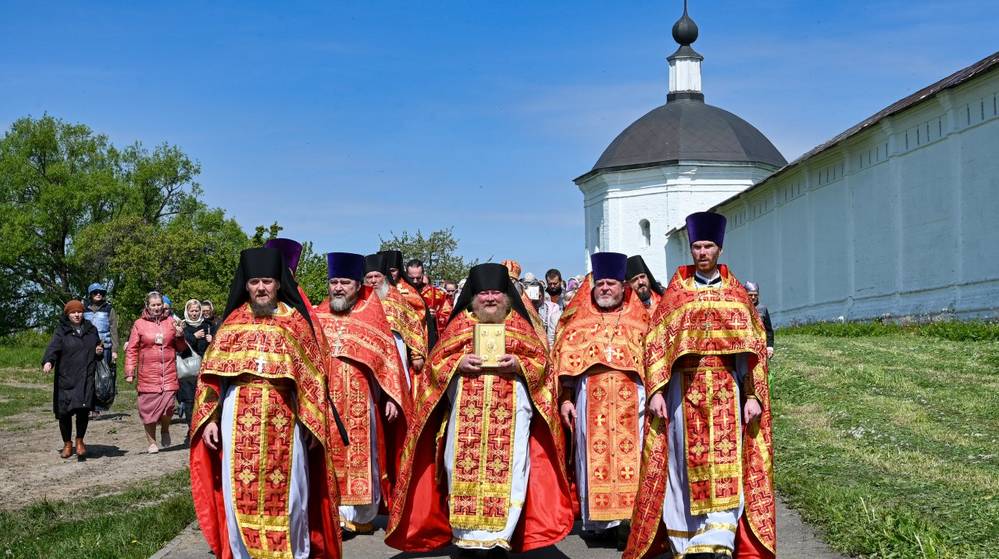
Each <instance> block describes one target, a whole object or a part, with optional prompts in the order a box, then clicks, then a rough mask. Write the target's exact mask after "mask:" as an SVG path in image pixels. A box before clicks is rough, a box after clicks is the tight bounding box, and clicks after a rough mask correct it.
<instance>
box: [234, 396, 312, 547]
mask: <svg viewBox="0 0 999 559" xmlns="http://www.w3.org/2000/svg"><path fill="white" fill-rule="evenodd" d="M232 394H233V395H232V397H233V398H235V405H234V410H233V424H232V426H231V427H232V433H233V445H232V454H231V456H230V467H231V471H230V472H229V474H230V479H231V483H232V496H233V507H234V509H235V512H236V519H237V521H238V522H239V529H240V533H241V534H242V538H243V543H244V545H245V546H246V549H247V551H249V552H250V554H251V555H252V556H254V557H268V558H281V559H284V558H288V559H291V557H292V551H291V532H290V522H289V515H288V493H289V484H290V483H291V472H292V466H293V464H292V457H293V453H292V450H293V447H294V429H295V420H296V415H295V409H294V406H293V403H294V398H295V397H294V388H293V387H292V386H291V385H289V384H286V383H271V382H269V381H266V380H261V379H255V380H253V381H251V382H248V383H240V384H237V385H236V386H235V387H234V388H233V392H232Z"/></svg>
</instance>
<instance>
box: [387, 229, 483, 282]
mask: <svg viewBox="0 0 999 559" xmlns="http://www.w3.org/2000/svg"><path fill="white" fill-rule="evenodd" d="M391 235H392V237H391V238H390V239H384V238H382V239H381V246H380V248H379V249H378V250H389V249H394V250H401V251H402V255H403V257H404V258H405V259H406V260H409V259H411V258H419V259H420V260H422V261H423V265H424V271H426V273H427V274H428V275H429V276H430V279H431V281H438V280H441V281H442V280H454V281H458V280H460V279H462V278H464V277H465V276H467V275H468V270H469V268H471V267H472V266H474V265H475V264H477V263H478V261H471V262H469V261H466V260H465V259H464V258H462V257H461V256H459V255H458V254H457V252H458V239H456V238H455V236H454V228H453V227H448V228H446V229H440V230H437V231H434V232H432V233H430V235H428V236H426V237H424V236H423V233H422V232H421V231H420V230H419V229H417V230H416V233H414V234H410V233H409V231H406V230H403V232H402V233H401V234H398V235H397V234H395V233H394V232H393V233H391Z"/></svg>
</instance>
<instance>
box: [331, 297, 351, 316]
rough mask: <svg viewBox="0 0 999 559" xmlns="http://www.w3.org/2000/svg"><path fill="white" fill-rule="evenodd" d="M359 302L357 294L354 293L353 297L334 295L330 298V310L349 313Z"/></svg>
mask: <svg viewBox="0 0 999 559" xmlns="http://www.w3.org/2000/svg"><path fill="white" fill-rule="evenodd" d="M356 302H357V293H354V295H352V296H351V297H347V296H346V295H339V296H337V295H334V296H333V297H331V298H330V310H332V311H333V312H336V313H345V312H349V311H350V309H352V308H354V303H356Z"/></svg>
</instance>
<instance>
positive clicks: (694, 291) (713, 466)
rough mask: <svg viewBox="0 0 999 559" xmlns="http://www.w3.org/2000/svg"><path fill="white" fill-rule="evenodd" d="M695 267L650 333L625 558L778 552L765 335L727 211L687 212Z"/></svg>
mask: <svg viewBox="0 0 999 559" xmlns="http://www.w3.org/2000/svg"><path fill="white" fill-rule="evenodd" d="M687 233H688V236H689V239H690V252H691V256H692V257H693V259H694V264H693V265H691V266H681V267H680V268H679V269H678V270H677V271H676V273H675V274H674V275H673V279H672V280H670V283H669V286H668V287H667V288H666V292H665V294H664V295H663V298H662V300H661V301H660V302H659V305H658V307H656V310H655V313H654V315H653V317H652V326H651V329H650V330H649V334H648V335H647V336H646V339H645V385H646V386H647V387H648V389H649V394H650V395H651V396H650V398H649V415H650V417H651V421H649V422H648V427H647V429H646V438H645V450H644V458H643V461H642V477H641V482H640V486H639V487H640V488H639V492H638V498H637V499H636V503H635V513H634V515H633V516H632V530H631V536H630V538H629V540H628V547H627V549H626V550H625V553H624V558H625V559H636V558H646V557H648V558H651V557H658V556H659V555H660V554H662V553H671V554H672V555H673V556H674V557H684V558H686V559H721V558H729V557H733V556H734V557H738V558H741V559H745V558H766V559H771V558H773V557H774V552H775V550H776V542H777V539H776V534H775V526H776V522H775V519H776V516H775V510H776V509H775V500H774V489H773V442H772V428H771V425H772V418H771V411H770V389H769V385H768V381H767V358H766V334H765V332H764V330H763V324H762V323H761V321H760V318H759V316H758V315H757V313H756V307H755V306H754V305H753V304H752V302H750V300H749V297H748V295H747V294H746V290H745V289H744V288H743V287H742V284H741V283H739V281H738V280H737V279H736V278H735V276H734V275H733V274H732V272H731V271H730V270H729V269H728V267H726V266H724V265H719V264H718V256H719V254H720V253H721V249H722V243H723V241H724V236H725V217H724V216H722V215H720V214H714V213H707V212H701V213H696V214H693V215H691V216H689V217H688V218H687Z"/></svg>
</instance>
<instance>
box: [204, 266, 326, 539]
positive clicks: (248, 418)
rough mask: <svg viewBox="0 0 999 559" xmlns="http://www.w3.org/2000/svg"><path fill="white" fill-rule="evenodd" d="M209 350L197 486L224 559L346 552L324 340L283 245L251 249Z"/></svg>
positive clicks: (207, 529)
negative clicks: (342, 541)
mask: <svg viewBox="0 0 999 559" xmlns="http://www.w3.org/2000/svg"><path fill="white" fill-rule="evenodd" d="M222 319H223V320H222V324H221V326H220V327H219V330H218V332H217V333H216V334H215V339H214V340H213V342H212V344H211V346H209V348H208V351H207V352H206V353H205V356H204V359H203V361H202V365H201V374H200V375H199V377H198V386H197V391H196V395H195V407H194V415H193V417H192V422H191V429H192V436H191V456H190V468H191V493H192V495H193V497H194V507H195V511H196V513H197V517H198V521H199V523H200V524H201V531H202V533H203V534H204V536H205V539H206V540H208V544H209V546H210V547H211V549H212V552H213V553H214V554H215V556H216V557H220V558H223V559H228V558H230V557H234V558H250V557H274V558H288V559H299V558H305V557H340V555H341V552H340V526H339V521H338V519H337V513H336V511H337V509H336V507H337V504H338V500H339V497H338V494H337V484H336V474H335V471H334V468H333V464H332V461H331V454H330V452H329V451H328V444H329V443H328V441H329V438H330V437H329V430H330V429H331V428H333V427H332V425H333V424H334V420H335V419H337V418H336V417H335V413H336V411H335V410H334V409H332V408H330V407H329V400H328V398H327V388H326V386H327V376H326V375H327V368H326V355H325V352H326V350H325V348H323V347H322V346H321V344H320V341H319V340H320V338H319V337H317V336H316V329H318V328H319V325H318V324H316V323H314V322H312V320H311V319H310V317H309V314H308V312H307V310H306V307H305V304H304V302H303V301H302V299H301V297H300V296H299V292H298V286H297V284H296V283H295V280H294V278H292V276H291V274H290V270H289V269H288V267H287V266H286V265H285V263H284V261H283V259H282V256H281V254H280V252H279V251H278V250H276V249H272V248H257V249H248V250H244V251H243V252H242V253H241V254H240V263H239V268H238V269H237V271H236V274H235V278H234V279H233V283H232V287H231V290H230V294H229V302H228V304H227V305H226V309H225V313H224V314H223V315H222Z"/></svg>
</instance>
